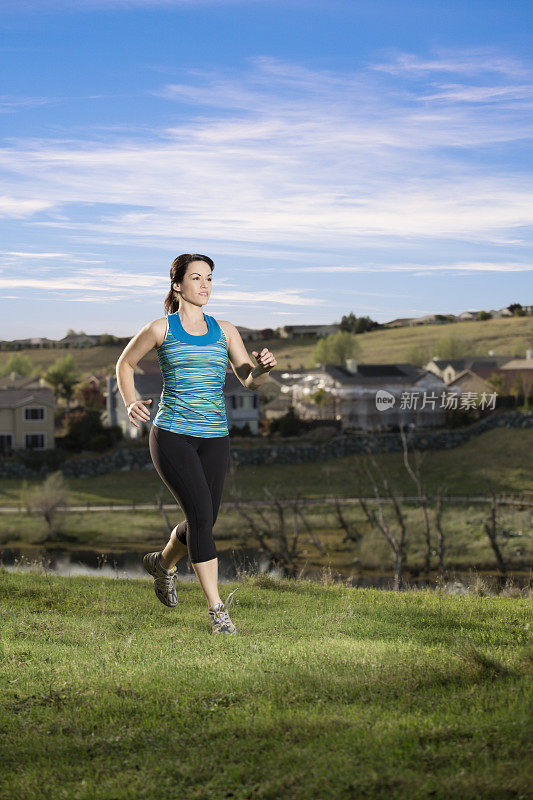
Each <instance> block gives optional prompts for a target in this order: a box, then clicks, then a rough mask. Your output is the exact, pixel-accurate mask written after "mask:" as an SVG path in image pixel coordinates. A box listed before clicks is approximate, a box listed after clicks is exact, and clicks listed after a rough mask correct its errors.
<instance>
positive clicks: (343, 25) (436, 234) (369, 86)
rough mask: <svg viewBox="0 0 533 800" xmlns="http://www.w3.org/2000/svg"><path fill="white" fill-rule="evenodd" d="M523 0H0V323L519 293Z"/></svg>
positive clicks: (286, 311)
mask: <svg viewBox="0 0 533 800" xmlns="http://www.w3.org/2000/svg"><path fill="white" fill-rule="evenodd" d="M532 23H533V4H530V3H524V2H520V1H519V0H510V2H490V0H485V1H484V2H480V1H479V0H469V2H468V3H465V2H464V0H461V2H455V1H454V0H452V1H451V2H450V0H447V1H446V2H442V0H431V2H429V1H428V2H416V0H414V1H413V0H409V1H407V0H386V1H385V2H383V1H380V0H372V2H357V0H352V2H335V0H332V2H330V1H329V0H328V2H322V0H315V2H307V0H283V2H277V1H276V0H269V1H268V2H253V0H240V2H239V0H234V2H229V1H228V2H226V1H225V0H220V1H219V2H209V0H204V2H202V1H201V0H190V2H183V1H182V2H180V1H179V0H161V1H160V2H157V0H132V1H130V2H126V0H105V3H104V2H99V0H69V2H66V1H64V0H1V2H0V33H1V39H0V57H1V74H2V79H1V87H2V88H1V89H0V125H1V126H2V133H1V144H0V174H1V179H2V185H1V187H0V236H1V243H0V285H1V289H2V297H3V300H2V315H1V320H2V323H1V326H0V337H1V338H3V339H12V338H18V337H23V336H38V335H44V336H49V337H53V338H55V337H61V336H63V335H64V334H65V333H66V331H67V329H68V328H74V329H75V330H84V331H85V332H87V333H99V332H102V331H106V332H109V333H115V334H117V335H123V336H133V335H134V333H135V332H136V331H137V330H139V328H141V327H142V326H143V325H144V324H145V323H146V322H148V321H150V320H151V319H156V318H157V317H160V316H162V315H163V313H164V312H163V299H164V297H165V296H166V293H167V291H168V288H169V283H170V282H169V268H170V264H171V262H172V260H173V259H174V258H175V256H177V255H178V254H179V253H184V252H199V253H205V254H207V255H209V256H211V257H212V258H213V259H214V261H215V271H214V273H213V292H212V295H211V298H210V301H209V304H208V305H207V306H206V307H205V311H206V313H209V314H211V315H213V316H215V317H216V318H218V319H228V320H230V321H231V322H233V323H234V324H236V325H246V326H251V327H267V326H269V327H270V326H271V327H277V326H279V325H283V324H304V323H316V322H319V323H333V322H339V321H340V319H341V317H342V315H343V314H347V313H349V312H353V313H354V314H355V315H356V316H364V315H368V316H370V317H372V318H373V319H376V320H378V321H380V322H385V321H387V320H390V319H394V318H396V317H404V316H421V315H423V314H429V313H455V314H457V313H460V312H461V311H465V310H468V309H477V308H485V309H487V310H489V309H491V308H499V307H502V306H505V305H508V304H509V303H511V302H521V303H523V304H531V303H533V281H532V275H533V273H532V248H531V244H532V228H531V224H532V217H533V186H532V181H531V176H532V159H531V138H532V132H533V127H532V116H533V115H532V113H531V112H532V100H533V91H532V89H533V59H532V57H531V52H530V51H531V47H530V32H531V27H532Z"/></svg>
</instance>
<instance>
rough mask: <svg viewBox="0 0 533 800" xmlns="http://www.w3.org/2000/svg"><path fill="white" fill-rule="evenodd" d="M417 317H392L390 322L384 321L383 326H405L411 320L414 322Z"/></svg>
mask: <svg viewBox="0 0 533 800" xmlns="http://www.w3.org/2000/svg"><path fill="white" fill-rule="evenodd" d="M414 320H415V317H398V318H397V319H391V321H390V322H384V323H383V325H382V327H383V328H405V327H406V326H407V325H409V324H410V323H411V322H414Z"/></svg>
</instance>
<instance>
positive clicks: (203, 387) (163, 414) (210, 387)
mask: <svg viewBox="0 0 533 800" xmlns="http://www.w3.org/2000/svg"><path fill="white" fill-rule="evenodd" d="M204 319H205V321H206V323H207V327H208V331H207V333H205V334H203V335H201V336H195V335H194V334H191V333H187V331H186V330H185V329H184V327H183V325H182V324H181V320H180V317H179V314H178V312H177V311H175V312H174V313H173V314H167V320H168V332H167V335H166V336H165V339H164V341H163V344H162V345H161V346H160V347H158V348H157V351H156V352H157V358H158V360H159V366H160V367H161V373H162V375H163V391H162V392H161V397H160V400H159V408H158V410H157V414H156V415H155V417H154V421H153V424H154V425H155V426H156V427H158V428H164V429H165V430H167V431H173V432H174V433H188V434H190V435H191V436H205V437H208V436H209V437H211V436H227V435H228V433H229V431H228V422H227V418H226V405H225V403H224V393H223V389H224V382H225V380H226V368H227V364H228V350H227V340H226V336H225V334H224V331H223V330H222V328H221V327H220V325H219V324H218V322H217V321H216V319H215V318H214V317H210V316H209V314H205V313H204Z"/></svg>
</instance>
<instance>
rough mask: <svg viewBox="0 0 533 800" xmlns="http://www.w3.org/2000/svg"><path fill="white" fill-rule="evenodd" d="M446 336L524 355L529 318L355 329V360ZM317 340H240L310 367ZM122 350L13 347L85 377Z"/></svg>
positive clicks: (285, 365)
mask: <svg viewBox="0 0 533 800" xmlns="http://www.w3.org/2000/svg"><path fill="white" fill-rule="evenodd" d="M363 313H364V312H363ZM146 321H147V322H148V321H149V320H146ZM230 321H231V322H233V324H236V325H238V324H239V323H238V320H230ZM339 321H340V320H338V321H337V322H339ZM135 333H136V331H132V332H131V336H132V337H133V336H134V335H135ZM450 337H451V338H453V339H455V340H457V341H458V342H460V343H461V345H462V346H463V347H464V349H465V353H467V354H468V355H469V356H474V355H488V351H489V350H495V351H496V352H497V353H498V355H511V356H512V355H514V354H515V353H518V354H520V355H521V356H522V357H524V356H525V351H526V349H527V348H528V347H531V346H533V317H510V318H508V319H506V318H502V319H489V320H484V321H481V322H480V321H471V322H454V323H452V324H449V325H419V326H414V327H405V328H384V329H381V330H374V331H368V332H366V333H361V334H358V335H357V337H356V340H357V343H358V345H359V347H360V353H359V360H360V361H361V362H362V363H367V364H369V363H373V364H388V363H396V362H404V361H408V360H409V359H408V354H409V352H410V351H411V348H413V347H418V348H422V349H423V350H426V349H427V354H428V360H429V359H430V358H433V356H434V355H440V356H441V357H445V356H446V355H448V354H447V353H445V352H440V353H438V352H437V350H438V348H437V345H438V343H439V342H441V341H442V340H444V339H449V338H450ZM316 342H317V339H316V337H314V336H309V337H302V338H300V337H298V338H293V339H291V338H287V339H285V338H283V339H281V338H271V339H269V338H263V337H259V338H257V339H253V340H250V341H247V342H245V347H246V349H247V350H248V352H249V353H251V351H252V350H254V349H257V346H258V345H260V346H261V347H268V349H269V350H271V351H272V352H273V353H274V355H275V357H276V361H277V366H276V370H286V369H300V368H303V369H312V368H314V367H315V363H314V361H313V359H312V353H313V350H314V348H315V346H316ZM122 350H123V347H113V346H108V347H89V348H78V349H75V350H72V349H46V348H42V349H36V348H28V349H23V350H17V351H16V353H20V354H23V355H27V356H29V358H30V359H31V360H32V362H33V363H34V364H35V366H36V367H37V368H39V369H42V370H46V369H47V368H48V367H49V366H50V365H51V364H52V363H54V361H56V359H58V358H61V357H62V356H65V355H68V354H73V355H74V357H75V359H76V363H77V365H78V369H79V370H80V372H81V374H82V375H83V376H85V377H86V376H88V375H92V374H94V373H95V372H109V373H113V372H114V371H115V365H116V362H117V360H118V358H119V356H120V354H121V352H122ZM441 350H442V348H441ZM11 355H12V352H10V351H4V352H3V353H1V354H0V369H1V368H2V366H3V364H5V362H7V360H8V358H9V357H10V356H11ZM146 358H147V359H149V360H153V361H154V362H157V354H156V352H155V350H152V351H150V353H148V354H147V356H146ZM271 390H272V387H269V382H268V381H267V382H266V383H265V384H264V385H263V387H262V389H261V391H266V392H267V393H269V392H270V391H271Z"/></svg>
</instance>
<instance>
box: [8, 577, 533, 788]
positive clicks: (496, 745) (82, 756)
mask: <svg viewBox="0 0 533 800" xmlns="http://www.w3.org/2000/svg"><path fill="white" fill-rule="evenodd" d="M230 588H234V586H232V587H230V586H227V587H226V586H224V593H223V595H222V596H223V599H224V598H225V597H226V596H227V592H229V591H230ZM178 597H179V605H178V607H177V608H175V609H169V608H166V607H165V606H163V605H162V604H161V603H159V602H158V601H157V599H156V598H155V596H154V592H153V588H152V582H151V580H111V579H105V578H84V577H76V578H57V577H54V576H50V575H42V574H32V573H25V574H24V573H7V572H5V571H3V570H2V571H1V581H0V619H1V628H2V638H1V656H2V657H1V662H0V682H1V687H2V692H1V699H0V727H1V729H2V741H1V747H2V779H1V781H0V798H6V799H7V798H13V797H21V796H25V797H26V796H29V797H39V798H43V800H48V799H50V800H56V798H58V797H63V798H78V799H79V800H89V798H90V800H109V799H110V798H113V800H126V799H127V800H130V799H132V798H135V800H142V798H150V799H151V798H153V797H154V796H158V797H159V796H165V797H169V798H174V797H185V798H191V799H192V798H198V799H200V798H201V800H221V798H234V800H250V798H257V799H258V800H267V799H268V800H274V799H276V800H277V798H279V797H283V798H286V800H312V799H313V798H317V800H327V799H328V798H331V800H344V798H346V799H348V798H356V797H357V798H369V800H370V798H371V799H372V800H390V798H396V799H397V800H400V799H401V798H409V800H417V799H418V798H424V799H425V798H428V797H432V798H437V799H439V798H442V800H449V798H452V797H454V798H459V797H460V798H461V800H478V799H479V798H480V797H483V798H486V799H487V800H488V799H489V798H491V799H492V800H503V799H504V798H519V797H524V798H525V797H528V796H529V791H530V778H531V773H530V766H529V759H528V752H529V740H530V719H529V714H528V707H529V701H530V691H531V672H532V644H531V635H530V624H531V599H530V598H527V597H488V596H476V595H475V594H472V595H468V596H462V597H457V596H452V595H449V594H446V593H441V592H440V591H433V592H432V591H421V590H417V591H410V592H403V593H400V594H395V593H393V592H384V591H378V590H372V589H351V588H347V587H343V586H341V585H338V584H337V585H333V584H328V583H327V582H325V583H324V585H317V584H311V583H308V582H302V581H299V582H297V581H273V580H271V579H267V578H265V577H264V576H263V577H262V576H256V577H255V578H252V579H249V580H247V581H243V582H241V583H240V585H239V591H238V592H236V594H235V596H234V603H233V605H232V607H231V610H230V613H231V617H232V619H233V621H234V623H235V624H236V626H237V629H238V631H239V633H238V635H237V636H231V637H229V636H220V635H219V636H215V635H213V634H212V633H211V632H210V627H209V623H208V619H207V605H206V602H205V598H204V596H203V594H202V591H201V588H200V587H199V585H197V584H187V583H180V584H179V586H178ZM528 730H529V733H528Z"/></svg>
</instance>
